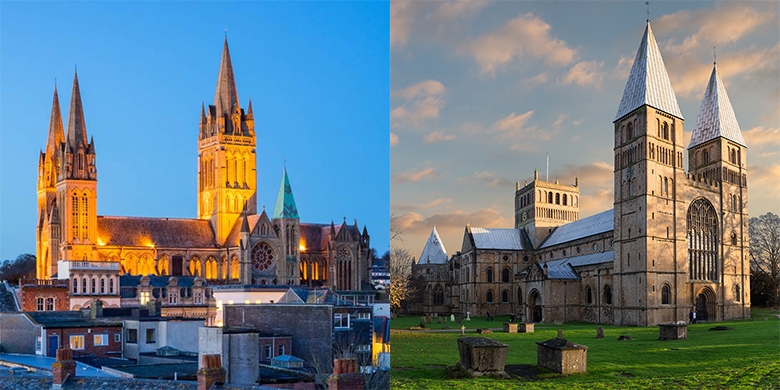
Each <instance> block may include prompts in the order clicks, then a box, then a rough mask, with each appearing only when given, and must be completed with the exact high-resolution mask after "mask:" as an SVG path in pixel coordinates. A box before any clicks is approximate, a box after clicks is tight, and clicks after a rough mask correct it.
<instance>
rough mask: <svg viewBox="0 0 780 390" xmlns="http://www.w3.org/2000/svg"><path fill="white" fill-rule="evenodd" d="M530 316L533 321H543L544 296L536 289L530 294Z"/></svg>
mask: <svg viewBox="0 0 780 390" xmlns="http://www.w3.org/2000/svg"><path fill="white" fill-rule="evenodd" d="M528 316H529V317H530V318H531V322H542V296H541V295H539V292H538V291H536V290H533V291H531V294H530V295H529V296H528Z"/></svg>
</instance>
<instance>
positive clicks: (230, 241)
mask: <svg viewBox="0 0 780 390" xmlns="http://www.w3.org/2000/svg"><path fill="white" fill-rule="evenodd" d="M246 219H247V221H246V222H247V225H248V227H249V231H250V232H251V231H252V230H254V228H255V225H257V221H259V220H260V216H259V215H247V216H246ZM243 224H244V216H243V215H242V216H240V217H238V219H237V220H236V223H234V224H233V227H232V228H231V229H230V233H228V236H227V238H225V242H224V243H223V245H224V246H226V247H229V248H234V247H237V246H238V244H239V242H240V241H241V227H242V225H243Z"/></svg>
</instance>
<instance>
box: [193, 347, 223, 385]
mask: <svg viewBox="0 0 780 390" xmlns="http://www.w3.org/2000/svg"><path fill="white" fill-rule="evenodd" d="M201 365H202V368H201V369H199V370H198V374H197V375H198V390H208V389H210V388H211V386H213V385H214V384H215V383H217V384H223V383H225V374H226V372H225V369H224V368H222V355H220V354H214V355H203V357H202V358H201Z"/></svg>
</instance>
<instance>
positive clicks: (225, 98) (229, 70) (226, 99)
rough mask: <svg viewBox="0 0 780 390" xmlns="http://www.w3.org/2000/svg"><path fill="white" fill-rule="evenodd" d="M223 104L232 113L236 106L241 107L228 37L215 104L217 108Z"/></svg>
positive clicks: (223, 50)
mask: <svg viewBox="0 0 780 390" xmlns="http://www.w3.org/2000/svg"><path fill="white" fill-rule="evenodd" d="M220 103H221V104H222V106H221V107H222V108H223V109H224V110H226V111H227V112H230V113H232V112H233V110H234V109H235V108H236V107H240V105H239V102H238V89H237V88H236V78H235V76H234V75H233V63H232V62H231V61H230V49H228V42H227V37H225V45H224V46H223V48H222V62H221V63H220V64H219V76H217V89H216V91H214V106H216V107H217V108H219V107H220Z"/></svg>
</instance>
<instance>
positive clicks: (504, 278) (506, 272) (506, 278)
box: [501, 268, 510, 283]
mask: <svg viewBox="0 0 780 390" xmlns="http://www.w3.org/2000/svg"><path fill="white" fill-rule="evenodd" d="M509 273H510V272H509V268H504V269H503V270H501V281H502V282H504V283H509Z"/></svg>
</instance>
